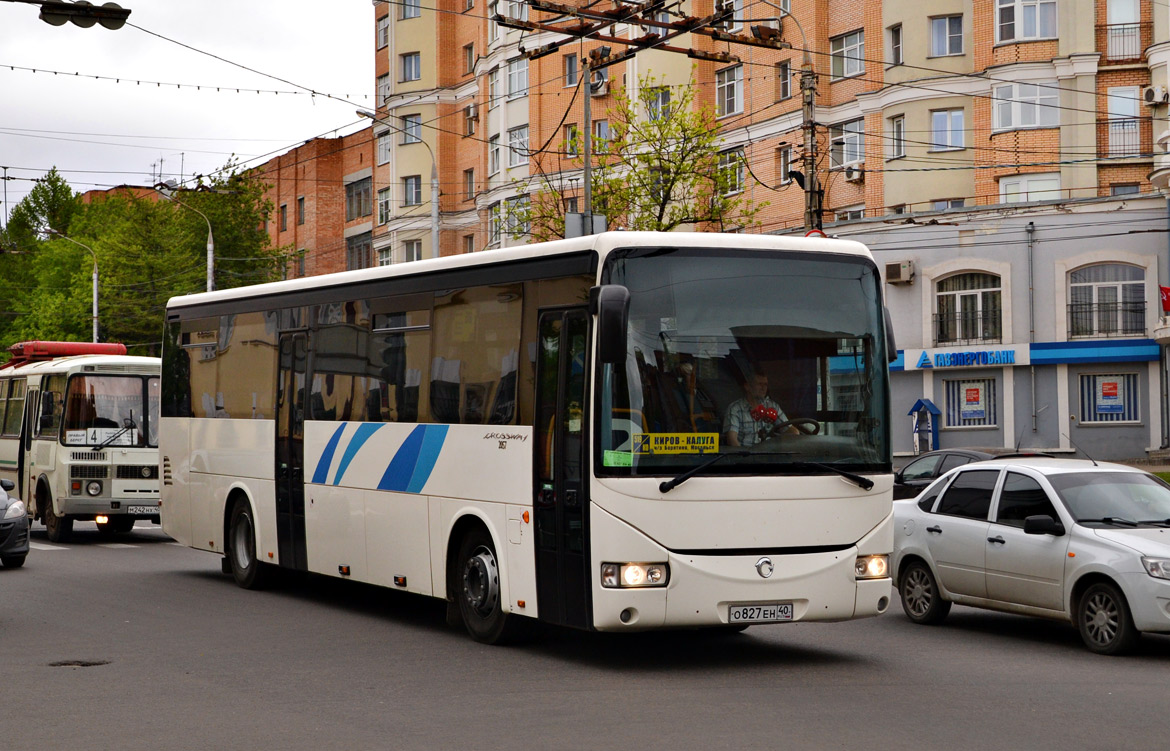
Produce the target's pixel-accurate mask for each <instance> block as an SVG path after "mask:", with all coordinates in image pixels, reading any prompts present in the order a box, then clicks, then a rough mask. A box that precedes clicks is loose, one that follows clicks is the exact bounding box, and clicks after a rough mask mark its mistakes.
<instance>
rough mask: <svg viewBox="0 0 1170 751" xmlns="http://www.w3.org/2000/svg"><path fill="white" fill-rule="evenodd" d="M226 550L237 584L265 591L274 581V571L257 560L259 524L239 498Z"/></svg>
mask: <svg viewBox="0 0 1170 751" xmlns="http://www.w3.org/2000/svg"><path fill="white" fill-rule="evenodd" d="M225 547H226V548H227V551H226V552H227V556H226V557H227V561H228V565H229V567H230V568H231V572H232V577H233V578H234V579H235V580H236V584H238V585H240V586H241V587H243V588H244V589H264V588H265V587H267V586H268V584H269V583H270V582H271V579H272V569H271V568H270V567H269V566H268V564H265V563H261V562H260V560H259V559H258V558H257V557H256V524H255V520H254V519H253V518H252V507H251V506H250V505H248V501H247V500H246V499H244V498H240V499H238V500H237V501H236V505H235V506H233V507H232V514H231V517H230V519H229V521H228V534H227V541H226V545H225Z"/></svg>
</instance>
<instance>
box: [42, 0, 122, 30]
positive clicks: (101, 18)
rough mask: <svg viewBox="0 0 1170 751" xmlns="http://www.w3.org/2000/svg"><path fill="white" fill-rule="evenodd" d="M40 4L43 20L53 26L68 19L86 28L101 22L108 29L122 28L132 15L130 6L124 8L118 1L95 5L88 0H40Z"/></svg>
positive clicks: (62, 23) (59, 24)
mask: <svg viewBox="0 0 1170 751" xmlns="http://www.w3.org/2000/svg"><path fill="white" fill-rule="evenodd" d="M40 6H41V20H42V21H44V22H45V23H47V24H52V25H53V26H63V25H64V24H65V22H66V21H72V22H73V23H74V24H75V25H76V26H80V27H82V28H84V29H88V28H89V27H90V26H93V25H94V24H95V23H100V24H101V25H102V26H105V27H106V28H107V29H110V30H114V29H120V28H122V26H123V24H125V23H126V18H127V17H129V15H130V10H129V9H128V8H123V7H121V6H120V5H118V4H117V3H105V4H104V5H94V4H93V3H90V2H88V0H77V2H74V3H70V2H65V1H64V0H40Z"/></svg>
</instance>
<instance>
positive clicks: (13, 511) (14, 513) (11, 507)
mask: <svg viewBox="0 0 1170 751" xmlns="http://www.w3.org/2000/svg"><path fill="white" fill-rule="evenodd" d="M24 515H25V510H24V501H13V502H12V503H10V504H8V510H7V511H5V512H4V519H5V520H8V519H19V518H20V517H22V516H24Z"/></svg>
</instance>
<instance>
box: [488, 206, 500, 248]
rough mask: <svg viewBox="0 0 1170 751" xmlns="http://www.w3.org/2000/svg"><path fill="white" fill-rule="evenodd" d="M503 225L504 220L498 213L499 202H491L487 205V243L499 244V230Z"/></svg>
mask: <svg viewBox="0 0 1170 751" xmlns="http://www.w3.org/2000/svg"><path fill="white" fill-rule="evenodd" d="M503 226H504V220H503V216H501V213H500V204H499V203H493V204H492V205H491V206H489V207H488V245H499V244H500V231H501V230H502V229H503Z"/></svg>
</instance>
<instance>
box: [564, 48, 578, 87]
mask: <svg viewBox="0 0 1170 751" xmlns="http://www.w3.org/2000/svg"><path fill="white" fill-rule="evenodd" d="M562 60H563V61H564V69H565V86H566V87H567V86H576V85H577V75H578V74H577V55H576V53H574V54H571V55H565V56H564V57H563V58H562Z"/></svg>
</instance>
